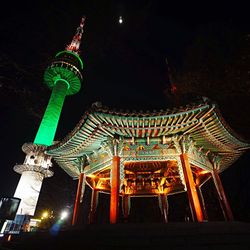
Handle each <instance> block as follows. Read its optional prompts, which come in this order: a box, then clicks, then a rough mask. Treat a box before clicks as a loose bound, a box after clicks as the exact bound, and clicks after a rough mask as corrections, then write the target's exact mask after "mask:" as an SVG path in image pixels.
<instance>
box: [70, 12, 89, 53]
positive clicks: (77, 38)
mask: <svg viewBox="0 0 250 250" xmlns="http://www.w3.org/2000/svg"><path fill="white" fill-rule="evenodd" d="M85 19H86V17H85V16H83V17H82V19H81V22H80V26H79V27H77V29H76V33H75V35H74V37H73V39H72V41H71V43H70V44H69V45H67V46H66V50H67V51H71V52H74V53H76V54H78V55H79V48H80V44H81V39H82V34H83V27H84V23H85Z"/></svg>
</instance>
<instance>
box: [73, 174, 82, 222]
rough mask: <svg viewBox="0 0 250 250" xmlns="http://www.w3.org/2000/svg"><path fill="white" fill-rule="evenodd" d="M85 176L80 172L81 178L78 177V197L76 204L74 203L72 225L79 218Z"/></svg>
mask: <svg viewBox="0 0 250 250" xmlns="http://www.w3.org/2000/svg"><path fill="white" fill-rule="evenodd" d="M83 177H84V174H83V173H80V175H79V179H78V186H77V192H76V199H75V204H74V212H73V218H72V226H74V225H76V224H77V219H78V215H79V207H80V199H81V195H82V185H83Z"/></svg>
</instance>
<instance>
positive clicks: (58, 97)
mask: <svg viewBox="0 0 250 250" xmlns="http://www.w3.org/2000/svg"><path fill="white" fill-rule="evenodd" d="M84 20H85V18H82V20H81V23H80V26H79V27H78V28H77V32H76V34H75V36H74V37H73V40H72V42H71V43H70V44H69V45H68V46H67V47H66V50H64V51H61V52H59V53H57V54H56V56H55V59H54V60H53V62H52V63H51V64H50V65H49V67H48V68H47V69H46V70H45V72H44V82H45V84H46V85H47V86H48V87H49V88H50V89H52V94H51V97H50V99H49V103H48V105H47V108H46V110H45V113H44V115H43V119H42V121H41V124H40V126H39V129H38V131H37V134H36V137H35V140H34V143H35V144H40V145H45V146H50V145H52V143H53V140H54V137H55V133H56V129H57V125H58V122H59V118H60V114H61V111H62V106H63V103H64V99H65V97H66V95H74V94H76V93H77V92H78V91H79V90H80V88H81V82H82V74H81V72H80V70H82V69H83V62H82V60H81V58H80V57H79V55H78V53H79V47H80V42H81V37H82V33H83V25H84Z"/></svg>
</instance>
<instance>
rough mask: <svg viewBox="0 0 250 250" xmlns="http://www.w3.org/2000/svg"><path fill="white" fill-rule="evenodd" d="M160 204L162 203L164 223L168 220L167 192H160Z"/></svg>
mask: <svg viewBox="0 0 250 250" xmlns="http://www.w3.org/2000/svg"><path fill="white" fill-rule="evenodd" d="M159 199H160V205H161V211H162V215H163V219H164V223H167V222H168V203H167V195H166V194H160V197H159Z"/></svg>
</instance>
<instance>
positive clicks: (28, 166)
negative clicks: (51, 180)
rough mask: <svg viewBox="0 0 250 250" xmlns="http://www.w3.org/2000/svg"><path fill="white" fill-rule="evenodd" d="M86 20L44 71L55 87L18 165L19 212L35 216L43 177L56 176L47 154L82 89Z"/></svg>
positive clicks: (15, 168)
mask: <svg viewBox="0 0 250 250" xmlns="http://www.w3.org/2000/svg"><path fill="white" fill-rule="evenodd" d="M84 21H85V17H83V18H82V19H81V23H80V26H79V27H78V28H77V30H76V34H75V35H74V37H73V39H72V41H71V43H70V44H69V45H68V46H66V48H65V50H63V51H61V52H59V53H57V54H56V56H55V58H54V60H53V61H52V63H51V64H50V65H49V66H48V67H47V69H46V70H45V72H44V83H45V84H46V85H47V86H48V87H49V88H50V89H52V94H51V97H50V99H49V102H48V105H47V108H46V110H45V113H44V115H43V118H42V121H41V123H40V126H39V129H38V131H37V134H36V137H35V140H34V143H25V144H24V145H23V146H22V150H23V152H24V153H26V158H25V160H24V163H23V164H21V165H16V166H15V167H14V170H15V171H16V172H17V173H20V174H21V178H20V180H19V183H18V185H17V188H16V191H15V194H14V197H16V198H20V199H21V203H20V205H19V208H18V211H17V214H19V215H20V214H22V215H31V216H33V215H34V213H35V209H36V204H37V201H38V198H39V194H40V190H41V187H42V182H43V179H44V178H45V177H51V176H52V175H53V172H52V171H51V170H50V169H49V168H50V167H52V163H51V157H50V156H48V155H46V154H45V149H46V147H47V146H50V145H52V144H53V140H54V137H55V133H56V129H57V125H58V122H59V118H60V114H61V111H62V106H63V103H64V99H65V97H66V95H74V94H76V93H77V92H78V91H79V90H80V88H81V82H82V74H81V70H82V69H83V63H82V60H81V58H80V57H79V48H80V44H81V38H82V34H83V26H84Z"/></svg>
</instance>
